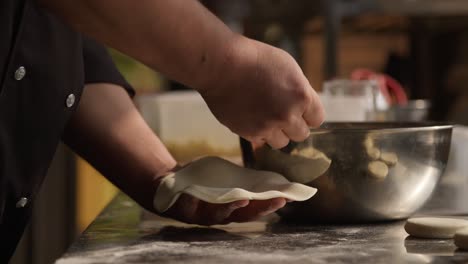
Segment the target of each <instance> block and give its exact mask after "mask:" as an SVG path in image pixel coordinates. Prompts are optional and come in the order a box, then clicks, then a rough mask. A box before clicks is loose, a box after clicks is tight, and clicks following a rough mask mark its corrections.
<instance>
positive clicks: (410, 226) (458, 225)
mask: <svg viewBox="0 0 468 264" xmlns="http://www.w3.org/2000/svg"><path fill="white" fill-rule="evenodd" d="M465 227H468V221H467V220H463V219H456V218H438V217H418V218H410V219H408V221H406V224H405V231H406V232H407V233H408V234H410V235H411V236H414V237H420V238H439V239H446V238H453V236H454V235H455V233H456V232H457V231H458V230H460V229H463V228H465Z"/></svg>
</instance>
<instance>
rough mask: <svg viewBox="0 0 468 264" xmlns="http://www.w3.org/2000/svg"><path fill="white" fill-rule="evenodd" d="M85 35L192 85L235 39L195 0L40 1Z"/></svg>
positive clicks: (206, 77)
mask: <svg viewBox="0 0 468 264" xmlns="http://www.w3.org/2000/svg"><path fill="white" fill-rule="evenodd" d="M42 2H43V3H44V4H45V5H46V6H47V7H48V8H49V9H51V10H52V11H53V12H54V13H56V14H58V15H59V16H61V17H62V18H63V19H65V20H66V21H68V22H69V23H70V24H71V25H73V26H74V27H75V28H76V29H77V30H79V31H81V32H84V33H86V34H89V35H91V36H93V37H94V38H96V39H97V40H99V41H101V42H104V43H106V44H107V45H109V46H112V47H114V48H116V49H118V50H120V51H122V52H124V53H126V54H129V55H130V56H132V57H134V58H136V59H138V60H140V61H141V62H143V63H145V64H147V65H149V66H150V67H152V68H154V69H156V70H158V71H160V72H162V73H164V74H165V75H166V76H168V77H170V78H172V79H175V80H178V81H180V82H182V83H184V84H186V85H188V86H191V87H193V88H198V89H200V88H203V87H206V86H209V85H210V84H208V83H213V80H214V79H215V78H214V77H215V76H216V73H218V72H219V69H220V68H222V65H223V64H225V63H227V61H229V60H230V56H231V55H230V54H232V53H233V51H232V50H230V48H229V47H232V46H233V45H230V43H232V42H235V41H237V40H238V39H239V38H241V37H240V36H239V35H236V34H234V33H233V32H232V31H231V30H229V28H228V27H227V26H225V25H224V24H223V23H222V22H221V21H220V20H219V19H218V18H216V17H215V16H214V15H213V14H212V13H211V12H209V11H208V10H207V9H206V8H205V7H203V6H202V5H201V4H200V3H199V2H198V1H196V0H170V1H167V0H142V1H132V0H113V1H107V0H81V1H75V0H42Z"/></svg>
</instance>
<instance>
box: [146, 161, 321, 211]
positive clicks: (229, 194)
mask: <svg viewBox="0 0 468 264" xmlns="http://www.w3.org/2000/svg"><path fill="white" fill-rule="evenodd" d="M316 192H317V189H315V188H312V187H309V186H306V185H303V184H300V183H292V182H290V181H288V180H287V179H286V178H284V177H283V176H281V175H280V174H278V173H274V172H269V171H257V170H252V169H246V168H243V167H240V166H237V165H235V164H233V163H231V162H229V161H227V160H224V159H221V158H217V157H206V158H202V159H200V160H197V161H195V162H192V163H191V164H189V165H188V166H187V167H185V168H182V169H181V170H179V171H177V172H176V173H172V174H170V175H168V176H165V177H164V178H163V179H162V181H161V183H160V185H159V187H158V189H157V191H156V195H155V197H154V202H153V203H154V207H155V209H156V210H157V211H158V212H164V211H166V210H167V209H169V208H170V207H171V206H172V205H173V204H174V203H175V202H176V201H177V199H178V197H179V196H180V195H181V194H182V193H186V194H190V195H192V196H194V197H196V198H198V199H200V200H203V201H206V202H209V203H230V202H233V201H238V200H267V199H272V198H277V197H283V198H287V199H290V200H293V201H304V200H307V199H309V198H311V197H312V196H313V195H314V194H315V193H316Z"/></svg>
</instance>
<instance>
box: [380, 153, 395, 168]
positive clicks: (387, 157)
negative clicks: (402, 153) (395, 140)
mask: <svg viewBox="0 0 468 264" xmlns="http://www.w3.org/2000/svg"><path fill="white" fill-rule="evenodd" d="M380 160H381V161H383V162H385V164H387V165H388V166H395V165H396V164H397V162H398V156H397V154H396V153H394V152H382V153H381V154H380Z"/></svg>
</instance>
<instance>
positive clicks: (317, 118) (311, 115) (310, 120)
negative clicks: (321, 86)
mask: <svg viewBox="0 0 468 264" xmlns="http://www.w3.org/2000/svg"><path fill="white" fill-rule="evenodd" d="M303 118H304V121H305V122H306V123H307V125H308V126H309V127H318V126H320V125H321V124H322V123H323V121H324V119H325V111H324V109H323V105H322V103H321V102H320V98H319V97H318V95H317V93H315V91H313V90H312V94H311V100H310V103H309V104H308V106H307V107H306V109H305V111H304V114H303Z"/></svg>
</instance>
